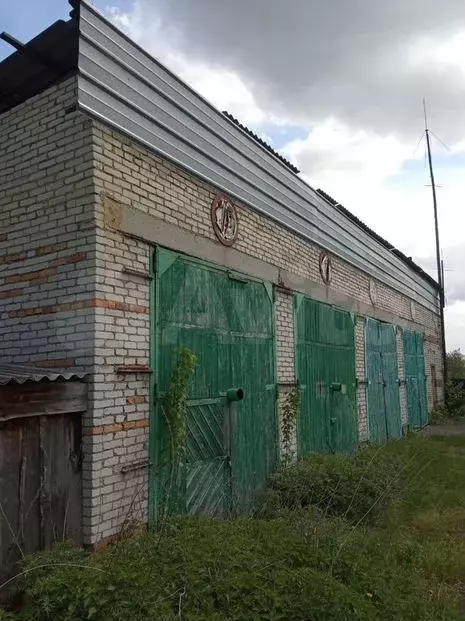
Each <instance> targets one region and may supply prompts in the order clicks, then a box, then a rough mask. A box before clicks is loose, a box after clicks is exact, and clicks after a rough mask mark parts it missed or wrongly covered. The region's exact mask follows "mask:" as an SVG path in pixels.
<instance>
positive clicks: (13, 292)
mask: <svg viewBox="0 0 465 621" xmlns="http://www.w3.org/2000/svg"><path fill="white" fill-rule="evenodd" d="M22 293H23V290H22V289H10V290H9V291H0V300H5V299H7V298H15V297H16V296H18V295H22Z"/></svg>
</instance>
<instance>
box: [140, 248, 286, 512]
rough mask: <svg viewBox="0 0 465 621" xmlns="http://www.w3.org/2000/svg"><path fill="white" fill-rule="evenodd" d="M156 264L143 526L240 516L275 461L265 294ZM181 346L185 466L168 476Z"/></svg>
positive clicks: (210, 271)
mask: <svg viewBox="0 0 465 621" xmlns="http://www.w3.org/2000/svg"><path fill="white" fill-rule="evenodd" d="M156 266H157V269H156V278H155V294H154V299H155V304H154V307H155V308H154V311H155V318H154V321H153V326H154V327H153V330H154V339H153V340H154V347H155V356H154V365H155V373H156V381H155V382H154V384H155V386H154V389H155V392H156V395H155V397H156V398H155V407H154V411H153V417H152V425H151V463H152V465H151V476H150V509H151V511H150V514H151V522H152V523H155V522H157V521H158V520H159V519H160V517H161V515H162V512H163V511H165V510H167V511H168V512H171V513H174V512H175V513H188V514H191V515H207V516H218V517H224V516H229V515H231V514H235V513H240V514H246V513H249V512H251V511H253V509H254V503H255V502H256V501H257V499H258V495H259V493H260V492H261V491H262V490H263V489H264V486H265V484H266V480H267V478H268V476H269V474H270V473H271V472H272V471H273V470H274V469H275V468H276V465H277V456H278V425H277V415H276V386H275V368H274V330H273V326H274V308H273V300H272V299H271V298H270V288H269V287H267V286H265V285H264V283H261V282H256V281H252V280H250V279H248V278H245V277H243V276H241V275H237V274H231V273H230V272H228V271H226V270H223V269H221V268H217V267H215V266H212V265H209V264H206V263H204V262H202V261H197V260H195V259H191V258H189V257H186V256H184V255H178V254H175V253H172V252H169V251H167V250H163V249H158V250H157V253H156ZM181 347H187V348H189V349H190V350H191V351H192V352H193V353H194V354H195V355H196V356H197V359H198V363H197V367H196V371H195V373H194V376H193V378H192V380H191V383H190V386H189V401H188V414H187V421H186V424H187V434H186V449H185V462H184V463H182V464H180V466H179V468H177V470H176V473H173V465H172V459H171V457H170V431H169V424H168V423H169V422H168V421H167V417H166V416H165V414H164V411H163V399H164V395H165V394H166V390H167V388H168V384H169V381H170V377H171V373H172V370H173V368H174V365H175V363H176V359H177V355H178V351H179V349H180V348H181ZM230 388H242V389H243V391H244V399H243V401H240V402H237V403H233V404H231V403H229V402H228V400H227V398H226V392H227V391H228V390H229V389H230Z"/></svg>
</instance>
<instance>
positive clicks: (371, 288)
mask: <svg viewBox="0 0 465 621" xmlns="http://www.w3.org/2000/svg"><path fill="white" fill-rule="evenodd" d="M368 294H369V296H370V300H371V303H372V304H373V306H376V302H377V301H378V287H377V285H376V281H374V280H373V278H370V282H369V284H368Z"/></svg>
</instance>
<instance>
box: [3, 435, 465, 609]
mask: <svg viewBox="0 0 465 621" xmlns="http://www.w3.org/2000/svg"><path fill="white" fill-rule="evenodd" d="M22 588H24V590H25V593H26V597H25V604H24V607H23V610H22V611H21V612H20V613H18V614H17V615H16V616H15V617H14V618H15V619H17V620H18V621H32V620H34V621H45V620H47V621H48V620H51V619H53V620H57V619H63V620H66V621H81V620H84V619H93V620H94V621H103V620H105V621H120V620H123V619H124V620H131V621H148V620H150V621H153V620H155V619H156V620H157V621H174V620H179V619H184V620H186V621H204V620H205V621H207V620H208V621H216V620H218V621H219V620H220V619H221V620H231V621H242V620H244V621H246V620H247V621H251V620H255V619H257V620H258V619H269V620H273V621H277V620H286V621H303V620H309V621H319V620H321V621H323V620H324V621H352V620H353V621H355V620H357V621H364V620H370V621H372V620H376V619H379V620H381V621H383V620H386V621H387V620H389V621H395V620H399V621H410V620H412V621H413V620H418V621H420V620H421V621H428V620H431V621H433V620H434V621H441V620H453V619H464V620H465V606H464V603H465V599H464V598H465V439H461V438H448V439H429V438H422V437H418V436H409V437H408V438H406V439H404V440H401V441H399V442H397V443H393V444H391V445H388V446H385V447H383V448H370V449H366V450H364V451H362V452H361V453H360V454H359V455H357V456H356V457H341V456H331V455H330V456H321V457H320V456H319V457H314V458H312V459H309V460H304V461H302V462H299V463H298V464H296V465H295V466H292V467H290V468H287V469H284V470H283V471H282V472H281V473H279V474H278V475H276V476H275V477H274V478H273V480H272V481H271V486H270V490H269V492H268V494H267V496H266V499H265V502H264V505H263V508H262V510H261V512H260V514H259V515H258V516H257V517H255V518H249V519H238V520H235V521H232V522H215V521H211V520H202V519H180V520H176V521H174V522H172V523H170V524H169V525H167V526H166V527H165V529H164V531H163V534H162V535H161V536H159V535H157V534H149V535H145V536H142V537H140V538H132V539H127V540H124V541H121V542H119V543H117V544H115V545H112V546H109V547H107V548H106V549H104V550H101V551H99V552H97V553H94V554H88V553H86V552H84V551H81V550H74V549H72V548H70V547H67V546H62V547H60V548H57V549H55V550H54V551H52V552H48V553H41V554H37V555H35V556H33V557H31V558H29V559H28V561H27V565H26V572H25V574H24V576H23V577H22ZM0 618H1V614H0Z"/></svg>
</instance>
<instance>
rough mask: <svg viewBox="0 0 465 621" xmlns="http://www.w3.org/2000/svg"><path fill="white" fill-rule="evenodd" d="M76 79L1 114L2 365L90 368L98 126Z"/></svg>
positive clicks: (0, 253) (0, 266) (0, 303)
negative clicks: (86, 111) (78, 98)
mask: <svg viewBox="0 0 465 621" xmlns="http://www.w3.org/2000/svg"><path fill="white" fill-rule="evenodd" d="M75 91H76V81H75V79H74V78H70V79H69V80H67V81H65V82H62V83H61V84H58V85H56V86H54V87H52V88H50V89H49V90H48V91H46V92H44V93H42V94H39V95H37V96H35V97H33V98H32V99H30V100H29V101H27V102H25V103H23V104H21V105H19V106H17V107H16V108H13V109H12V110H11V111H9V112H7V113H5V114H3V115H2V116H1V117H0V136H1V147H2V148H1V150H0V341H1V343H2V347H1V350H0V360H1V361H3V362H6V363H23V364H26V363H37V364H40V365H41V366H44V367H46V366H53V367H54V368H56V369H57V370H64V369H66V368H71V367H72V368H73V369H75V370H76V371H89V370H90V369H91V367H92V355H93V353H92V350H93V339H92V337H93V334H92V332H93V314H94V309H93V306H94V304H93V299H94V297H95V270H94V267H95V265H94V263H95V244H94V235H95V232H94V229H95V215H94V198H93V166H92V157H91V153H92V140H91V138H92V137H91V132H90V128H91V122H90V121H89V120H88V119H87V118H86V117H84V116H83V115H81V114H79V113H77V112H67V108H68V107H69V106H71V105H72V104H73V103H74V101H75Z"/></svg>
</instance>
